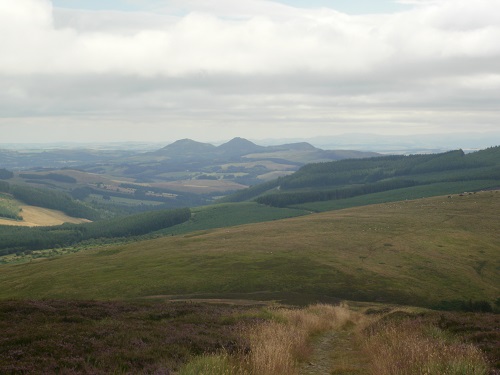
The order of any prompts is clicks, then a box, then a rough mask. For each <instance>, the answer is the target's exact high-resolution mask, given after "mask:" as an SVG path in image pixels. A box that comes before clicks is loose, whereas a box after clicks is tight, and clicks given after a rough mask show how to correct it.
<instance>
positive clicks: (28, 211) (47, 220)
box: [0, 206, 89, 227]
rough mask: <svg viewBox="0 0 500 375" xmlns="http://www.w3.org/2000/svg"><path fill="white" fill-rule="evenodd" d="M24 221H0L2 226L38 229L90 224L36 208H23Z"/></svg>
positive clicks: (59, 213) (83, 220)
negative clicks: (40, 227) (67, 224)
mask: <svg viewBox="0 0 500 375" xmlns="http://www.w3.org/2000/svg"><path fill="white" fill-rule="evenodd" d="M21 209H22V211H21V212H20V215H21V216H22V217H23V220H22V221H16V220H9V219H0V225H11V226H24V227H38V226H52V225H61V224H63V223H72V224H81V223H88V222H89V220H87V219H80V218H75V217H71V216H68V215H66V214H65V213H63V212H61V211H56V210H51V209H49V208H42V207H35V206H21Z"/></svg>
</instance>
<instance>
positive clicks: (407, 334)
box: [365, 320, 488, 375]
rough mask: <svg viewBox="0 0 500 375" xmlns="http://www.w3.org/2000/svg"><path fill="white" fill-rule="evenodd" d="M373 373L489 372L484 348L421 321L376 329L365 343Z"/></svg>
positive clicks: (453, 374) (469, 374)
mask: <svg viewBox="0 0 500 375" xmlns="http://www.w3.org/2000/svg"><path fill="white" fill-rule="evenodd" d="M365 349H366V353H367V354H368V356H369V357H370V361H371V366H372V374H373V375H414V374H419V375H433V374H440V375H462V374H463V375H483V374H484V375H486V374H487V373H488V365H487V362H486V359H485V358H484V356H483V354H482V353H481V351H480V350H479V349H478V348H476V347H475V346H473V345H470V344H463V343H460V342H458V341H456V340H454V339H453V337H450V336H449V335H447V334H446V333H445V332H443V331H441V330H440V329H439V328H436V327H429V326H427V325H425V324H423V323H422V322H420V321H418V320H408V321H403V322H399V323H397V322H391V323H386V324H383V325H382V326H379V327H377V328H374V329H373V330H372V332H370V333H369V334H368V337H367V339H366V342H365Z"/></svg>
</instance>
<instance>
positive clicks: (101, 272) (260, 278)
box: [0, 192, 500, 305]
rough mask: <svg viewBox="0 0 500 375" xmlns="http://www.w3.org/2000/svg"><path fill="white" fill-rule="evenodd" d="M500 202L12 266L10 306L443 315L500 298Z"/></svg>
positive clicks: (320, 221)
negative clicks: (196, 299)
mask: <svg viewBox="0 0 500 375" xmlns="http://www.w3.org/2000/svg"><path fill="white" fill-rule="evenodd" d="M499 210H500V194H499V193H497V192H484V193H479V194H474V195H467V196H464V197H455V198H453V199H449V198H447V197H436V198H430V199H421V200H414V201H403V202H398V203H391V204H381V205H373V206H367V207H359V208H352V209H347V210H341V211H332V212H326V213H321V214H314V215H307V216H302V217H298V218H292V219H286V220H279V221H274V222H268V223H260V224H252V225H243V226H237V227H231V228H224V229H218V230H213V231H208V232H194V233H190V234H186V235H178V236H169V237H164V238H160V239H155V240H149V241H143V242H137V243H131V244H126V245H120V246H114V247H107V248H97V249H95V250H92V251H87V252H80V253H77V254H72V255H67V256H63V257H60V258H52V259H50V260H43V261H40V262H32V263H27V264H21V265H3V266H0V285H2V288H1V290H0V298H79V299H123V298H138V297H148V296H155V295H182V294H184V295H186V294H197V295H200V294H210V295H212V296H214V295H218V296H221V297H222V296H235V295H238V296H240V297H241V296H242V295H244V294H246V293H255V292H267V293H269V297H270V298H278V299H280V298H284V297H285V296H286V295H290V294H293V293H300V294H301V295H309V296H311V295H313V296H316V297H318V298H319V299H321V298H327V297H338V298H346V299H355V300H371V301H388V302H399V303H406V304H415V305H436V304H439V303H441V301H443V300H455V299H460V300H469V299H472V300H488V301H490V302H491V301H493V300H495V299H496V298H498V295H499V288H498V267H499V254H500V251H499V250H500V222H499V221H498V212H499Z"/></svg>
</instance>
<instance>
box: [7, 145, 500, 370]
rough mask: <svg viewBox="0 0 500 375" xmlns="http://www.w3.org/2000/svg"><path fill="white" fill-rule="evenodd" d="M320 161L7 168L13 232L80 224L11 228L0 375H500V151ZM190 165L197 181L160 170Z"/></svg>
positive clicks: (199, 151)
mask: <svg viewBox="0 0 500 375" xmlns="http://www.w3.org/2000/svg"><path fill="white" fill-rule="evenodd" d="M233 146H234V147H233ZM236 146H237V147H236ZM309 146H310V145H306V144H293V145H292V146H290V145H286V147H285V146H276V147H275V148H272V147H262V146H257V145H255V144H252V143H251V142H248V141H246V140H242V139H235V140H233V141H230V142H228V143H227V144H224V145H221V146H218V147H216V146H213V145H207V144H201V143H197V142H194V141H190V140H182V141H179V142H177V143H174V144H172V145H169V146H167V147H166V148H165V149H161V150H159V151H151V152H148V153H142V154H137V155H128V156H126V157H125V158H124V159H123V160H126V163H125V162H123V160H121V161H120V163H118V162H116V160H115V159H114V158H113V157H110V159H109V160H108V161H105V162H103V161H102V160H101V161H100V162H99V163H87V164H86V165H80V166H78V167H77V166H76V164H75V165H72V166H70V167H68V166H66V167H64V168H61V167H60V166H59V167H57V166H54V165H52V166H50V167H49V168H45V167H44V168H40V167H39V166H38V167H36V168H35V167H33V166H27V167H26V168H25V169H22V168H18V167H16V168H17V169H16V168H11V169H9V168H4V166H3V165H0V167H2V168H3V169H1V170H0V191H1V192H0V216H1V217H2V218H3V220H8V221H9V224H16V223H23V222H25V223H26V219H25V217H24V216H25V215H26V214H25V212H28V211H29V208H35V210H36V209H44V210H48V211H47V212H52V213H57V214H58V215H60V216H57V217H58V218H59V219H61V220H63V221H66V217H68V218H76V219H79V220H80V221H78V220H76V221H74V222H72V223H71V222H65V223H64V224H58V225H52V224H51V225H49V223H48V222H46V223H44V222H43V220H45V219H43V218H42V219H40V220H42V222H40V223H38V224H40V225H39V226H24V227H23V226H12V225H10V226H4V225H0V255H1V257H0V285H1V288H0V317H1V319H0V324H1V325H2V326H1V330H2V332H4V335H3V338H2V339H1V340H0V352H1V353H2V356H1V357H2V359H1V360H0V372H4V373H40V372H44V373H110V372H111V373H164V374H170V373H180V374H190V373H192V374H195V373H207V374H225V373H227V374H231V373H234V374H294V373H300V374H306V373H307V374H310V373H331V374H334V373H338V374H340V373H352V374H364V373H372V374H403V373H404V374H412V373H442V374H459V373H460V374H462V373H464V374H465V373H467V374H469V373H470V374H488V373H495V371H498V369H499V366H500V364H499V353H498V347H499V346H498V343H499V340H500V335H499V333H498V330H497V327H498V323H499V322H498V317H499V315H498V314H497V313H498V311H499V309H500V299H499V284H498V276H499V267H500V263H499V262H500V259H499V250H500V248H499V244H500V228H499V225H500V222H499V221H498V212H499V210H500V193H499V192H498V191H499V190H498V188H499V187H500V147H492V148H489V149H485V150H481V151H478V152H473V153H464V152H463V151H461V150H456V151H450V152H445V153H440V154H429V155H391V156H382V155H377V156H374V155H361V154H359V155H358V154H352V152H350V153H349V154H345V156H347V158H345V159H342V160H335V161H331V159H332V158H333V157H332V155H331V154H329V155H330V156H328V157H327V156H325V155H327V154H328V153H326V154H325V152H323V151H322V150H317V149H315V148H314V147H313V148H311V147H312V146H311V147H309ZM191 147H193V148H191ZM235 150H239V151H238V152H237V153H235V152H236V151H235ZM182 153H184V156H183V157H184V160H185V164H181V165H182V168H183V169H184V170H183V171H182V173H180V171H177V172H175V173H173V172H165V171H164V170H162V169H161V168H163V166H165V168H171V167H172V166H173V165H174V164H175V163H174V162H171V163H170V164H169V162H168V160H170V158H173V156H172V155H174V154H175V155H180V154H182ZM234 153H235V154H234ZM214 155H215V156H214ZM227 155H231V158H232V159H231V161H229V162H228V160H227V159H224V158H223V156H224V157H226V156H227ZM257 155H258V160H259V162H258V163H259V164H254V161H255V160H256V159H257ZM354 155H356V156H360V157H361V156H365V157H364V158H352V156H354ZM115 156H116V155H115ZM51 157H52V156H51ZM152 158H154V161H152V160H153V159H152ZM217 158H218V159H217ZM252 158H253V159H255V160H253V161H249V159H252ZM328 158H330V159H328ZM202 159H203V160H210V163H212V164H210V166H209V165H204V166H203V167H201V166H200V164H199V163H200V160H202ZM264 159H265V160H264ZM338 159H341V158H338ZM75 160H76V159H75ZM177 160H180V159H177ZM214 160H216V161H214ZM87 161H88V160H87ZM264 161H265V162H264ZM285 161H286V162H285ZM10 162H12V161H10ZM197 163H198V164H197ZM207 163H208V162H207ZM217 163H219V164H217ZM223 163H225V164H223ZM238 163H240V164H241V163H243V164H244V166H242V165H240V164H238ZM287 163H288V164H287ZM294 163H295V164H294ZM125 164H127V165H126V166H125ZM188 164H189V165H190V166H195V165H198V167H199V169H196V168H191V167H189V168H188V167H187V165H188ZM215 164H217V168H218V169H216V168H215V167H214V166H215ZM276 164H280V165H281V166H280V167H279V168H285V167H283V165H287V166H292V165H293V166H294V167H293V168H291V167H290V169H280V170H279V171H280V173H271V172H270V169H269V168H271V169H272V168H277V166H276ZM9 165H10V166H12V164H9ZM19 165H20V164H19ZM262 165H265V166H266V168H268V169H266V170H264V169H263V168H261V166H262ZM5 166H7V165H5ZM240 167H241V168H243V169H244V170H245V172H242V171H236V169H231V168H240ZM134 168H135V169H134ZM132 169H133V170H134V172H133V173H132V172H131V170H132ZM257 169H258V170H259V171H258V173H261V174H252V173H254V172H255V173H257V172H256V171H257ZM250 170H251V171H253V172H249V171H250ZM276 171H278V170H277V169H275V170H274V172H276ZM284 171H286V173H281V172H284ZM129 172H130V173H129ZM187 172H189V173H187ZM239 173H246V174H245V175H244V176H243V175H241V177H242V178H241V179H239V180H238V184H240V186H239V187H238V188H234V187H235V186H234V185H231V186H230V187H229V188H227V189H226V190H224V189H225V188H222V186H226V187H227V186H229V185H224V184H225V183H226V182H227V181H224V180H233V181H232V182H233V183H234V182H235V181H234V179H235V178H236V177H237V176H238V174H239ZM269 173H271V174H269ZM227 174H232V175H233V176H232V177H230V178H226V175H227ZM262 174H265V175H266V178H258V176H262ZM174 175H175V176H176V177H175V178H178V179H177V180H174V177H173V176H174ZM276 177H277V178H276ZM238 178H239V177H238ZM245 178H246V180H245V181H246V182H245V183H243V182H244V179H245ZM162 179H163V180H162ZM167 179H172V180H169V181H167ZM160 180H161V181H160ZM205 181H207V182H213V183H215V185H210V184H209V183H207V184H206V185H203V186H217V189H216V190H212V191H211V192H210V194H209V195H207V191H208V190H205V191H198V190H196V189H194V188H193V189H192V190H190V191H189V192H185V191H183V189H185V186H186V185H190V184H191V185H193V186H201V185H200V184H201V183H202V182H203V183H204V182H205ZM257 182H258V183H257ZM166 183H169V184H170V185H168V188H165V187H164V186H166V185H163V184H166ZM175 183H177V184H180V185H183V186H184V188H179V190H173V189H172V186H173V184H175ZM221 183H222V184H221ZM180 185H179V186H180ZM160 186H161V187H160ZM210 189H212V188H209V190H210ZM186 197H187V198H186ZM64 215H66V216H64ZM341 301H344V302H343V303H342V305H340V306H339V303H341ZM346 301H347V302H346ZM326 304H328V305H326ZM334 305H335V306H334ZM495 327H496V328H495ZM287 333H291V336H293V338H292V337H288V336H286V334H287ZM280 335H283V336H280ZM272 337H278V338H279V337H281V339H280V340H277V341H279V342H276V340H273V339H272ZM297 340H298V341H297ZM402 342H404V345H403V344H402ZM271 343H272V345H271ZM265 344H269V346H266V345H265ZM282 344H286V345H285V347H282V346H283V345H282ZM410 344H411V345H410ZM280 345H281V346H280ZM412 345H414V346H412ZM402 346H404V347H405V348H406V349H405V350H406V352H405V351H404V350H403V351H401V350H399V351H398V353H396V352H391V349H390V348H391V347H399V348H401V347H402ZM266 347H267V349H266V350H267V352H265V351H263V352H261V349H262V350H264V348H266ZM423 347H425V348H428V350H427V351H425V352H424V351H423V350H421V349H418V348H423ZM412 348H413V349H412ZM399 352H401V353H399ZM271 353H274V355H272V354H271ZM405 355H406V357H401V356H405ZM398 356H400V357H398ZM319 357H322V358H325V357H327V358H329V359H328V360H316V359H314V360H313V359H311V358H319ZM380 358H384V359H386V361H385V362H384V363H380ZM409 358H411V360H409ZM403 362H404V363H407V365H408V367H406V368H402V367H401V363H403ZM308 363H309V364H310V363H312V365H307V364H308Z"/></svg>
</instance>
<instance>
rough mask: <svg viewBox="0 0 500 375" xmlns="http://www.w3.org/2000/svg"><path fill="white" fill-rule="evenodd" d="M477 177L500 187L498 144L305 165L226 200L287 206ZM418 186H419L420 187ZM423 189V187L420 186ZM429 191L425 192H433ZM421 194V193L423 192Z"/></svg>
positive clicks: (482, 184) (486, 185) (499, 152)
mask: <svg viewBox="0 0 500 375" xmlns="http://www.w3.org/2000/svg"><path fill="white" fill-rule="evenodd" d="M463 181H478V182H484V183H479V184H478V185H479V186H481V188H482V189H488V188H494V187H497V186H499V185H500V147H491V148H488V149H485V150H482V151H477V152H474V153H470V154H465V153H464V152H463V151H462V150H455V151H449V152H445V153H441V154H430V155H409V156H405V155H391V156H381V157H373V158H366V159H345V160H340V161H334V162H325V163H313V164H308V165H305V166H304V167H302V168H300V169H299V170H298V171H297V172H295V173H294V174H292V175H290V176H287V177H282V178H279V179H277V180H275V181H271V182H268V183H265V184H261V185H256V186H253V187H251V188H249V189H245V190H242V191H239V192H237V193H235V194H233V195H230V196H228V197H226V198H225V199H224V201H226V202H241V201H245V200H251V199H254V200H256V201H257V202H258V203H262V204H266V205H270V206H275V207H287V206H291V205H296V204H302V203H307V202H316V201H328V200H340V199H346V198H352V197H356V196H361V195H367V194H372V193H379V192H384V191H391V190H396V189H404V188H411V187H415V186H420V187H425V186H428V187H429V188H430V187H432V185H434V184H442V183H449V184H450V193H452V192H455V191H453V190H454V189H453V185H454V184H455V183H456V182H463ZM421 190H422V189H421ZM423 191H424V193H425V189H423ZM431 192H432V189H429V195H432V193H431ZM424 195H425V194H424Z"/></svg>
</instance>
